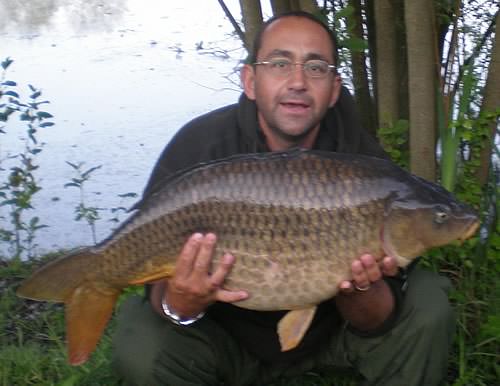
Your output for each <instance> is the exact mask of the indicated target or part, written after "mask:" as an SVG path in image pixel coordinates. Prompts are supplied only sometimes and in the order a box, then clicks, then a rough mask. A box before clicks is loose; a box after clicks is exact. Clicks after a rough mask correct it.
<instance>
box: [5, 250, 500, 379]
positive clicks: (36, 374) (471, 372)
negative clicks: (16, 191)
mask: <svg viewBox="0 0 500 386" xmlns="http://www.w3.org/2000/svg"><path fill="white" fill-rule="evenodd" d="M454 248H455V249H454ZM470 248H472V247H470ZM463 250H467V248H456V247H451V249H447V250H445V251H448V252H446V253H448V254H449V255H457V254H459V251H463ZM55 256H56V255H49V256H45V257H43V258H41V259H40V260H36V261H31V262H20V261H18V260H11V261H0V291H1V293H2V296H1V300H0V386H14V385H20V386H24V385H37V386H38V385H47V386H48V385H58V386H72V385H89V386H90V385H106V386H113V385H119V379H118V378H117V376H116V375H115V374H114V372H113V370H112V368H111V365H110V358H111V336H112V333H113V329H114V323H113V320H112V321H111V323H110V324H109V326H108V328H107V330H106V334H105V335H104V337H103V339H102V340H101V342H100V344H99V346H98V348H97V350H96V351H95V352H94V354H93V355H92V357H91V360H90V361H89V362H88V363H86V364H85V365H84V366H80V367H72V366H69V365H68V364H67V363H66V347H65V343H64V339H63V337H64V315H63V314H64V313H63V307H62V306H61V305H59V304H51V303H41V302H33V301H29V300H23V299H19V298H18V297H16V296H15V289H16V288H17V286H18V285H19V283H20V281H21V280H22V279H23V278H24V277H26V276H27V275H28V274H29V273H30V272H31V271H32V270H33V269H34V268H35V267H36V266H38V265H40V264H42V263H43V262H46V261H47V260H50V259H52V258H54V257H55ZM485 256H486V257H485V259H486V260H485V261H481V262H479V261H477V262H474V264H472V263H467V261H468V260H467V257H464V256H458V255H457V256H456V259H457V260H456V261H459V260H458V259H460V261H461V262H462V263H463V264H460V265H458V264H457V265H453V264H449V263H448V264H447V266H446V268H442V269H441V270H442V273H444V274H446V275H448V276H449V277H450V278H451V279H452V280H453V282H454V284H455V287H456V289H455V291H454V292H453V294H452V296H451V298H452V302H453V303H454V305H455V308H456V309H457V314H458V321H459V327H458V329H457V334H456V338H455V343H454V346H453V351H452V355H451V357H450V366H449V376H448V382H447V384H448V385H453V386H462V385H480V386H481V385H487V386H494V385H497V384H498V383H497V382H498V379H500V365H499V363H500V354H499V353H500V284H499V282H498V280H497V279H498V272H499V268H500V262H499V256H496V255H485ZM443 258H447V259H450V256H446V255H445V252H442V251H440V252H437V255H435V256H432V258H431V259H428V260H427V263H425V262H424V264H427V265H428V266H429V268H430V269H435V268H436V267H433V264H431V263H430V262H439V260H440V259H443ZM356 384H357V382H356V378H354V377H352V376H350V375H338V374H337V373H335V371H334V370H332V369H326V370H324V371H318V372H311V373H309V374H305V375H304V376H302V377H300V378H299V379H295V380H282V381H280V382H278V383H276V384H275V385H273V386H312V385H315V386H333V385H335V386H350V385H356Z"/></svg>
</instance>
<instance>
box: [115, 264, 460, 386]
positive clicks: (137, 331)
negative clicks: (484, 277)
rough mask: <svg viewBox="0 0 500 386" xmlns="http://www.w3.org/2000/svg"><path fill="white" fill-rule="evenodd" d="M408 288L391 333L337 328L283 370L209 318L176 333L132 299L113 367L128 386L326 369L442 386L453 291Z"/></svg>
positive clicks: (210, 383) (235, 384)
mask: <svg viewBox="0 0 500 386" xmlns="http://www.w3.org/2000/svg"><path fill="white" fill-rule="evenodd" d="M408 283H409V285H408V289H407V292H406V296H405V299H404V302H403V307H402V311H401V314H400V316H399V318H398V320H397V324H396V325H395V327H394V328H393V329H391V330H390V331H389V332H387V333H386V334H384V335H382V336H377V337H370V338H367V337H360V336H358V335H355V334H353V333H352V332H350V331H349V330H348V329H346V328H341V329H339V331H336V332H335V334H334V335H333V337H332V338H331V342H330V344H329V346H328V349H327V350H323V351H322V352H318V353H317V354H316V355H314V356H312V357H311V358H307V359H306V360H302V361H300V362H298V363H293V364H288V365H287V366H284V365H272V364H266V363H262V362H261V361H259V360H258V359H257V358H255V357H254V356H252V355H251V354H250V353H248V352H247V351H246V350H245V349H244V348H243V347H241V346H240V345H239V344H238V342H237V341H235V340H234V339H233V338H232V337H231V336H230V335H229V334H228V333H227V332H226V331H225V330H224V329H223V328H222V327H220V326H219V325H218V324H217V323H216V322H215V321H213V320H211V319H210V318H208V317H205V318H203V319H201V320H200V321H199V322H197V323H195V324H193V325H191V326H189V327H179V326H175V325H173V324H172V323H170V322H168V321H166V320H164V319H163V318H161V317H160V316H159V315H157V314H156V313H155V312H154V311H153V310H152V309H151V307H150V305H149V303H148V302H145V301H143V299H141V298H139V297H132V298H130V299H128V300H127V301H126V302H125V303H124V304H123V305H122V307H121V308H120V311H119V314H118V323H117V330H116V335H115V337H114V342H113V343H114V351H113V364H114V367H115V369H116V371H117V372H118V373H119V374H120V376H121V378H122V379H123V383H124V384H125V385H136V386H159V385H170V386H195V385H196V386H220V385H225V386H244V385H258V386H263V385H268V384H270V383H272V381H273V380H276V378H279V377H293V376H297V375H299V374H301V373H305V372H307V371H309V370H312V369H315V368H319V367H325V366H329V365H331V366H338V367H350V368H352V369H354V370H355V371H357V372H359V373H360V374H361V375H362V377H363V378H364V379H365V380H364V381H363V383H362V384H363V385H380V386H417V385H420V386H433V385H439V384H440V382H441V381H442V380H443V378H444V377H445V375H446V369H447V359H448V351H449V347H450V344H451V341H452V336H453V332H454V328H455V323H454V315H453V311H452V309H451V307H450V305H449V302H448V295H447V293H448V290H449V289H450V283H449V281H448V280H447V279H446V278H444V277H441V276H438V275H437V274H434V273H431V272H427V271H424V270H421V269H419V268H416V269H414V270H413V271H412V273H411V274H410V276H409V279H408Z"/></svg>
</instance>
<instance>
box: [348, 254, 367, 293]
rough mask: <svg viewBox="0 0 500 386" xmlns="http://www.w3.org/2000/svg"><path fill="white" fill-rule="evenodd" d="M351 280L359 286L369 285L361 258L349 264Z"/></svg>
mask: <svg viewBox="0 0 500 386" xmlns="http://www.w3.org/2000/svg"><path fill="white" fill-rule="evenodd" d="M351 270H352V281H353V282H354V283H355V284H356V285H357V286H358V287H360V288H365V287H368V286H369V285H370V279H369V278H368V275H367V274H366V269H365V267H364V265H363V263H362V262H361V260H355V261H354V262H353V263H352V265H351Z"/></svg>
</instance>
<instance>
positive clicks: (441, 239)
mask: <svg viewBox="0 0 500 386" xmlns="http://www.w3.org/2000/svg"><path fill="white" fill-rule="evenodd" d="M412 177H414V181H413V182H414V183H413V186H410V189H408V190H407V191H406V192H396V193H395V194H394V195H393V196H394V197H393V199H392V200H391V201H390V202H389V204H388V206H387V207H386V215H385V221H384V226H383V231H382V233H383V236H382V238H383V247H384V250H385V252H386V254H387V255H389V256H393V257H395V258H396V260H397V261H398V265H400V266H406V265H408V264H409V263H410V262H411V261H412V260H413V259H414V258H416V257H417V256H419V255H420V254H422V253H423V252H425V251H426V250H428V249H430V248H433V247H440V246H443V245H446V244H449V243H451V242H453V241H456V240H460V241H463V240H466V239H468V238H470V237H472V236H473V235H474V234H475V232H476V231H477V229H478V228H479V217H478V215H477V214H476V212H475V211H474V210H473V209H472V208H471V207H469V206H468V205H466V204H464V203H461V202H459V201H457V200H456V198H455V197H454V196H453V195H452V194H451V193H450V192H448V191H447V190H446V189H444V188H443V187H441V186H439V185H437V184H434V183H431V182H428V181H425V180H423V179H421V178H419V177H416V176H412Z"/></svg>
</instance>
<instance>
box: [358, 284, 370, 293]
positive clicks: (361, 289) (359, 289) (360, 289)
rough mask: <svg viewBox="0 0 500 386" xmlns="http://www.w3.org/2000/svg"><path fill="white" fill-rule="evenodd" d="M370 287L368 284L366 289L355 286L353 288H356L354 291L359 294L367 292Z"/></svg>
mask: <svg viewBox="0 0 500 386" xmlns="http://www.w3.org/2000/svg"><path fill="white" fill-rule="evenodd" d="M370 287H371V286H370V284H368V285H367V286H366V287H358V285H357V284H354V288H356V290H357V291H360V292H365V291H368V290H369V289H370Z"/></svg>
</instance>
